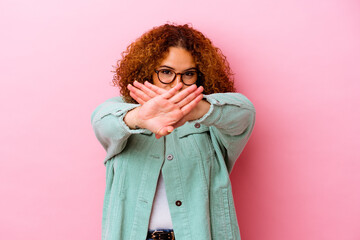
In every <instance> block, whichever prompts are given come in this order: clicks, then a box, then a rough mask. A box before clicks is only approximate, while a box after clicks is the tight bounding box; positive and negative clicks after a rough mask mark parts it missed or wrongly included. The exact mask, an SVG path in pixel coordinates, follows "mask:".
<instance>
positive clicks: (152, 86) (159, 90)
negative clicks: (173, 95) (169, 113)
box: [144, 81, 166, 95]
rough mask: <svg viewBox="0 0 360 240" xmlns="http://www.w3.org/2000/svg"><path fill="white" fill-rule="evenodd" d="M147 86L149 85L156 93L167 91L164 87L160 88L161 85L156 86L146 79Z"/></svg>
mask: <svg viewBox="0 0 360 240" xmlns="http://www.w3.org/2000/svg"><path fill="white" fill-rule="evenodd" d="M144 84H145V86H147V87H148V88H150V89H151V90H152V91H154V92H155V93H157V94H160V95H161V94H163V93H165V92H166V90H165V89H163V88H160V87H158V86H155V85H154V84H151V83H149V82H148V81H145V83H144Z"/></svg>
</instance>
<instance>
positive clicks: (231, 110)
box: [196, 93, 255, 172]
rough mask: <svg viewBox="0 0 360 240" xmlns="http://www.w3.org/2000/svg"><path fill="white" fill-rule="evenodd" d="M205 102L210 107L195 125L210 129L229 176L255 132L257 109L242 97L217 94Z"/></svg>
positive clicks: (235, 94) (237, 94)
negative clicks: (223, 158)
mask: <svg viewBox="0 0 360 240" xmlns="http://www.w3.org/2000/svg"><path fill="white" fill-rule="evenodd" d="M204 98H205V99H206V100H207V101H208V102H209V103H210V104H211V106H210V109H209V111H208V112H207V113H206V114H205V115H204V116H203V117H202V118H201V119H199V120H197V121H196V122H199V123H201V124H204V125H206V126H209V127H210V134H211V138H212V141H213V143H214V146H218V147H219V149H216V150H217V151H220V152H221V154H222V155H223V156H224V157H225V161H226V165H227V168H228V171H229V172H230V171H231V169H232V168H233V166H234V164H235V161H236V160H237V158H238V157H239V156H240V153H241V152H242V151H243V149H244V147H245V145H246V143H247V142H248V140H249V138H250V135H251V132H252V130H253V128H254V124H255V108H254V106H253V104H252V103H251V102H250V101H249V100H248V99H247V98H246V97H245V96H244V95H242V94H240V93H216V94H211V95H204Z"/></svg>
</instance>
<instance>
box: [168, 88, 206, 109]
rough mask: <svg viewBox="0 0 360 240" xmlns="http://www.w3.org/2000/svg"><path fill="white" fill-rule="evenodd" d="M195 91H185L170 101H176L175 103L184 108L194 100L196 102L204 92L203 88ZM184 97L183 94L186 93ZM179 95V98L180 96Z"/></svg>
mask: <svg viewBox="0 0 360 240" xmlns="http://www.w3.org/2000/svg"><path fill="white" fill-rule="evenodd" d="M194 90H195V91H193V92H190V90H188V89H185V90H183V91H181V92H180V93H178V94H176V95H175V96H174V97H172V98H171V99H170V100H171V101H176V102H177V103H176V102H175V103H176V104H177V105H178V106H179V107H180V108H182V107H183V106H185V105H186V104H188V103H190V102H191V101H192V100H194V99H195V98H196V97H197V96H199V95H200V94H201V93H202V91H203V90H204V88H203V87H199V88H196V87H195V89H194ZM184 91H186V92H185V93H184V95H182V92H184ZM178 95H179V96H178ZM174 99H175V100H174Z"/></svg>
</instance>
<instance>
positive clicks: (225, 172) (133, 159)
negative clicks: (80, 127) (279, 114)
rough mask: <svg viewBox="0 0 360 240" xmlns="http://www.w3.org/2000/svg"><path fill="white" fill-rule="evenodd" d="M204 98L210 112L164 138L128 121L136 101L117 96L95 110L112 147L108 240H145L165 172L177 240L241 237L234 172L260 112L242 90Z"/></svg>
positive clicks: (97, 126) (105, 221)
mask: <svg viewBox="0 0 360 240" xmlns="http://www.w3.org/2000/svg"><path fill="white" fill-rule="evenodd" d="M204 98H205V99H206V100H207V101H208V102H209V103H210V104H211V106H210V109H209V111H208V113H206V114H205V115H204V116H203V117H202V118H201V119H199V120H196V121H192V122H187V123H186V124H185V125H183V126H181V127H179V128H177V129H175V130H174V131H173V132H172V133H171V134H169V135H167V136H166V137H162V138H160V139H156V138H155V135H154V134H152V133H151V132H150V131H149V130H147V129H136V130H132V129H129V127H128V126H127V125H126V124H125V123H124V121H123V118H124V116H125V114H126V113H127V112H128V111H129V110H131V109H133V108H135V107H137V106H139V105H138V104H131V103H125V102H124V101H123V100H122V98H121V97H115V98H111V99H109V100H107V101H106V102H104V103H103V104H101V105H100V106H98V107H97V108H96V109H95V111H94V112H93V114H92V118H91V121H92V125H93V128H94V131H95V135H96V137H97V139H98V140H99V141H100V143H101V144H102V146H103V147H104V148H105V149H106V152H107V154H106V157H105V166H106V190H105V198H104V206H103V218H102V240H145V239H146V235H147V231H148V224H149V218H150V214H151V209H152V203H153V199H154V195H155V191H156V186H157V181H158V177H159V175H160V171H161V173H162V175H163V178H164V182H165V188H166V195H167V199H168V203H169V208H170V214H171V219H172V224H173V228H174V233H175V238H176V239H177V240H209V239H216V240H227V239H236V240H238V239H240V231H239V227H238V223H237V219H236V212H235V208H234V202H233V196H232V191H231V183H230V179H229V173H230V171H231V169H232V167H233V165H234V163H235V161H236V159H237V158H238V157H239V155H240V153H241V152H242V150H243V149H244V147H245V145H246V143H247V141H248V140H249V137H250V134H251V132H252V129H253V127H254V122H255V109H254V106H253V105H252V103H251V102H250V101H249V100H248V99H247V98H246V97H245V96H243V95H241V94H239V93H217V94H211V95H205V96H204Z"/></svg>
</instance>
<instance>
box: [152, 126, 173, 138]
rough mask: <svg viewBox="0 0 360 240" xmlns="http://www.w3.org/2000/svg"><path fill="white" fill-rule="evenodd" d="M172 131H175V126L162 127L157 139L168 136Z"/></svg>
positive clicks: (157, 133)
mask: <svg viewBox="0 0 360 240" xmlns="http://www.w3.org/2000/svg"><path fill="white" fill-rule="evenodd" d="M172 131H174V127H173V126H166V127H162V128H160V129H159V130H158V131H157V132H156V133H155V137H156V138H160V137H162V136H166V135H168V134H170V133H171V132H172Z"/></svg>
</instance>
